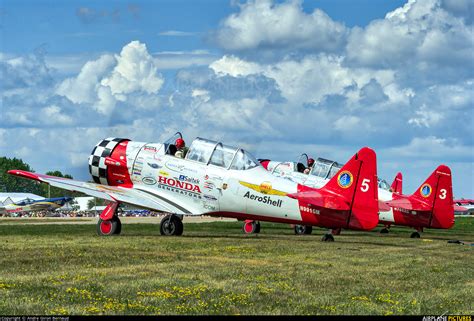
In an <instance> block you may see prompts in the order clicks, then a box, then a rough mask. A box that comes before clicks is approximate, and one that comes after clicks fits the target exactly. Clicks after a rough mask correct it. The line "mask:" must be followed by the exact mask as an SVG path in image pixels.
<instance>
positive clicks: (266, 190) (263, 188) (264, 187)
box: [239, 181, 287, 196]
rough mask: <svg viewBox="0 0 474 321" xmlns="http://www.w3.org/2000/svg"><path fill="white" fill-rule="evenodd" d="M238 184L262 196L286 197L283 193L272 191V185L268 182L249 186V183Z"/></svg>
mask: <svg viewBox="0 0 474 321" xmlns="http://www.w3.org/2000/svg"><path fill="white" fill-rule="evenodd" d="M239 183H240V185H243V186H245V187H248V188H250V189H253V190H254V191H257V192H259V193H262V194H267V195H277V196H286V194H287V193H285V192H283V191H279V190H276V189H273V188H272V184H271V183H270V182H263V183H261V184H260V185H256V184H250V183H247V182H242V181H239Z"/></svg>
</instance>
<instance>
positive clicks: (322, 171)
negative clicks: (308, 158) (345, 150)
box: [310, 158, 342, 178]
mask: <svg viewBox="0 0 474 321" xmlns="http://www.w3.org/2000/svg"><path fill="white" fill-rule="evenodd" d="M341 168H342V165H341V164H339V163H337V162H334V161H332V160H329V159H324V158H318V159H317V160H316V162H314V165H313V168H312V169H311V173H310V174H311V175H314V176H318V177H321V178H331V177H333V176H334V175H336V173H337V172H338V171H339V170H340V169H341Z"/></svg>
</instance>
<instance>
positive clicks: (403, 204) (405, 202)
mask: <svg viewBox="0 0 474 321" xmlns="http://www.w3.org/2000/svg"><path fill="white" fill-rule="evenodd" d="M386 204H387V205H389V206H391V207H395V208H401V209H404V210H407V211H431V209H432V206H431V205H430V204H428V203H426V202H423V201H420V200H418V199H415V198H411V197H404V198H399V199H395V200H391V201H388V202H386Z"/></svg>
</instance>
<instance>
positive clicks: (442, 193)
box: [439, 188, 446, 200]
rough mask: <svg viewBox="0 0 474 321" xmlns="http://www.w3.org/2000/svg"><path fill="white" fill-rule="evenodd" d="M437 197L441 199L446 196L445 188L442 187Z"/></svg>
mask: <svg viewBox="0 0 474 321" xmlns="http://www.w3.org/2000/svg"><path fill="white" fill-rule="evenodd" d="M439 198H440V199H442V200H444V199H445V198H446V190H445V189H444V188H443V189H441V190H440V194H439Z"/></svg>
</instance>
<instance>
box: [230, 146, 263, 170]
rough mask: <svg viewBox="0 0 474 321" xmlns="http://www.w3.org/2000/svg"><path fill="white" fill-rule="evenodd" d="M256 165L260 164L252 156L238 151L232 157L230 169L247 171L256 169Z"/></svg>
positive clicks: (240, 150)
mask: <svg viewBox="0 0 474 321" xmlns="http://www.w3.org/2000/svg"><path fill="white" fill-rule="evenodd" d="M258 164H260V163H259V162H258V161H257V160H256V159H255V158H254V157H253V156H252V155H250V154H249V153H247V152H246V151H244V150H243V149H239V150H238V152H237V154H236V155H235V157H234V160H233V161H232V165H231V166H230V169H236V170H247V169H251V168H254V167H257V166H258Z"/></svg>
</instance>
